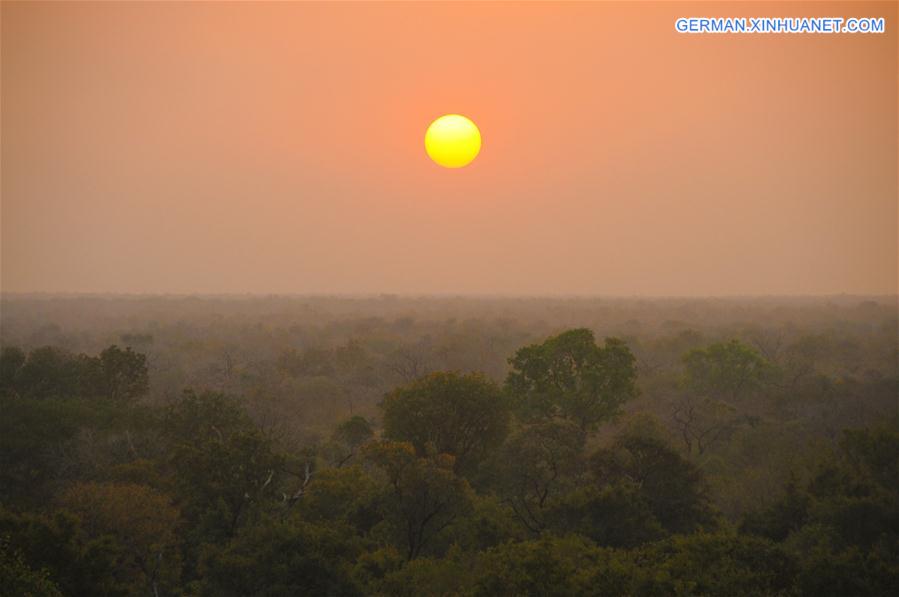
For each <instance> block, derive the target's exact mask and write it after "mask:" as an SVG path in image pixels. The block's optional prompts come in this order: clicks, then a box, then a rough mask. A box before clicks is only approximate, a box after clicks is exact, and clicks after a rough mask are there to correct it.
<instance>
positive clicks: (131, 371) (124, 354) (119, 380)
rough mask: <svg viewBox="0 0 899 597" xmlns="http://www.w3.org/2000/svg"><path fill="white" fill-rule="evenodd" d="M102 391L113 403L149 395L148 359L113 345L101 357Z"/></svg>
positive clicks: (129, 349) (128, 349) (128, 348)
mask: <svg viewBox="0 0 899 597" xmlns="http://www.w3.org/2000/svg"><path fill="white" fill-rule="evenodd" d="M99 365H100V373H101V378H100V382H101V389H102V392H103V395H104V396H106V397H107V398H109V399H110V400H113V401H118V400H125V401H127V400H133V399H135V398H139V397H140V396H143V395H144V394H146V393H147V390H148V389H149V377H148V375H147V357H146V356H145V355H142V354H140V353H137V352H134V351H132V350H131V347H130V346H129V347H127V348H126V349H125V350H122V349H120V348H119V347H118V346H115V345H112V346H110V347H109V348H107V349H106V350H104V351H103V352H101V353H100V357H99Z"/></svg>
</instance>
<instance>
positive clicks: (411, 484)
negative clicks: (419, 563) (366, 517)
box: [364, 441, 472, 560]
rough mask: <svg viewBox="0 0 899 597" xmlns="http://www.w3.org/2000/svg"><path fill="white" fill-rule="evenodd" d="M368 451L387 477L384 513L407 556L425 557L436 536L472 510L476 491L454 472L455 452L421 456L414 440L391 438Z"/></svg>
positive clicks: (368, 456) (369, 447)
mask: <svg viewBox="0 0 899 597" xmlns="http://www.w3.org/2000/svg"><path fill="white" fill-rule="evenodd" d="M364 452H365V456H366V458H367V460H368V461H369V462H371V463H372V464H374V465H375V466H377V467H378V468H379V469H380V470H381V471H382V472H383V473H384V475H385V478H386V484H387V490H386V492H385V494H384V496H383V500H382V508H383V512H384V516H385V518H386V519H387V521H388V523H389V524H390V525H391V527H392V529H393V532H394V534H395V536H397V537H398V539H399V542H400V543H401V544H403V545H404V547H405V548H406V559H407V560H412V559H415V558H417V557H418V556H419V555H421V553H422V550H423V549H424V548H425V546H427V545H428V543H429V542H430V541H432V540H433V539H434V537H435V536H436V535H438V534H439V533H440V532H441V531H442V530H443V529H445V528H447V527H448V526H449V525H450V524H452V523H453V521H455V520H456V519H457V518H458V517H459V516H462V515H465V514H468V513H469V512H470V511H471V509H472V495H471V489H470V487H469V486H468V483H467V482H466V481H465V480H464V479H461V478H459V477H456V476H455V475H454V474H453V458H452V456H448V455H446V454H438V455H434V456H427V457H419V456H417V455H416V453H415V449H414V448H413V447H412V445H411V444H409V443H406V442H391V441H380V442H374V443H371V444H368V445H366V446H365V449H364Z"/></svg>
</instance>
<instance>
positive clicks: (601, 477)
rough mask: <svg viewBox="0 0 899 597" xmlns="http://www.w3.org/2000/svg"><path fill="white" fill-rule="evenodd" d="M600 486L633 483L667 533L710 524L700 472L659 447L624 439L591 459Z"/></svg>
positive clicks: (629, 437)
mask: <svg viewBox="0 0 899 597" xmlns="http://www.w3.org/2000/svg"><path fill="white" fill-rule="evenodd" d="M590 468H591V472H592V474H593V476H594V478H595V479H596V482H597V483H599V484H600V485H615V484H617V483H621V482H625V481H626V482H629V483H633V484H634V485H635V486H636V487H637V488H638V494H639V496H640V497H641V498H642V499H643V500H645V502H646V504H647V505H648V506H649V509H650V511H651V512H652V514H653V516H654V517H655V518H656V520H658V522H659V524H661V526H662V528H664V529H665V530H666V531H667V532H669V533H691V532H694V531H696V530H697V529H700V528H709V527H710V526H712V525H713V524H714V514H713V510H712V507H711V498H710V495H709V490H708V486H707V485H706V482H705V479H704V478H703V476H702V473H701V471H700V470H699V469H698V468H697V467H696V466H695V465H694V464H693V463H691V462H689V461H688V460H685V459H684V458H683V457H682V456H681V455H680V454H678V453H677V452H675V451H674V450H673V449H671V448H670V447H669V446H668V445H666V444H665V443H664V442H663V441H661V440H659V439H656V438H653V437H647V436H639V435H634V434H624V435H622V436H619V437H618V438H617V439H616V440H615V441H614V442H613V443H612V445H611V446H610V447H609V448H606V449H602V450H599V451H597V452H596V453H595V454H593V456H592V457H591V459H590Z"/></svg>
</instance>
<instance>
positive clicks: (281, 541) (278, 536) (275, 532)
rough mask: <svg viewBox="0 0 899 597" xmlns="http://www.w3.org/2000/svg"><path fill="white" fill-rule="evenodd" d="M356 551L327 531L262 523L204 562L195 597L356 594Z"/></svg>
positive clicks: (293, 522)
mask: <svg viewBox="0 0 899 597" xmlns="http://www.w3.org/2000/svg"><path fill="white" fill-rule="evenodd" d="M358 552H359V547H358V546H357V545H356V544H354V543H353V542H352V541H350V540H349V539H348V538H347V537H346V536H344V535H342V534H341V533H340V530H339V529H338V530H335V529H332V528H329V527H325V526H316V525H312V524H308V523H305V522H302V521H299V520H296V519H295V518H290V519H287V520H270V519H263V520H261V521H260V522H259V524H254V525H252V526H249V527H247V528H245V529H243V530H241V532H240V533H239V534H238V535H237V536H236V537H235V538H234V540H233V541H231V542H230V543H229V544H227V545H226V546H224V547H223V548H221V549H212V550H211V551H210V552H209V553H208V555H207V556H206V558H205V559H204V562H203V569H204V571H205V574H204V576H203V579H202V581H201V582H200V583H199V585H200V591H199V594H200V595H203V596H209V597H268V596H274V595H341V596H347V597H349V596H353V595H359V594H360V592H359V590H358V589H357V588H356V586H355V585H354V584H353V583H352V581H351V580H350V578H349V564H350V562H351V561H353V560H354V559H355V558H356V556H357V554H358Z"/></svg>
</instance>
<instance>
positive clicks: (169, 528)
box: [59, 483, 181, 595]
mask: <svg viewBox="0 0 899 597" xmlns="http://www.w3.org/2000/svg"><path fill="white" fill-rule="evenodd" d="M59 501H60V503H61V504H62V505H63V506H65V507H66V508H67V509H68V510H69V511H71V512H73V513H75V514H77V515H78V516H79V517H80V518H81V521H82V526H83V528H84V530H85V531H86V532H87V533H88V534H89V535H90V536H92V537H103V536H105V535H109V536H113V537H115V538H116V541H117V542H118V544H119V545H120V546H121V548H122V554H123V557H122V558H120V559H119V561H118V563H117V567H118V569H119V570H120V571H122V572H125V573H126V574H127V577H128V578H129V579H131V582H132V583H133V585H132V586H133V587H134V591H133V594H135V595H143V594H146V593H147V592H150V593H152V594H153V595H158V594H159V592H160V589H166V590H167V591H170V590H172V589H173V588H174V587H176V586H177V583H178V580H179V575H180V572H181V561H180V554H179V553H178V539H177V535H176V531H177V527H178V523H179V516H178V511H177V510H176V509H175V507H174V506H173V505H172V502H171V499H170V498H169V497H168V496H166V495H163V494H161V493H159V492H157V491H155V490H153V489H151V488H150V487H147V486H144V485H136V484H133V483H76V484H75V485H73V486H71V487H69V488H67V489H66V490H65V491H64V492H63V494H62V496H60V500H59Z"/></svg>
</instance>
